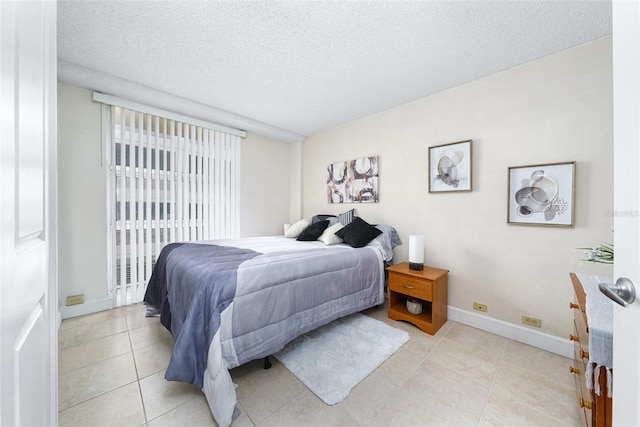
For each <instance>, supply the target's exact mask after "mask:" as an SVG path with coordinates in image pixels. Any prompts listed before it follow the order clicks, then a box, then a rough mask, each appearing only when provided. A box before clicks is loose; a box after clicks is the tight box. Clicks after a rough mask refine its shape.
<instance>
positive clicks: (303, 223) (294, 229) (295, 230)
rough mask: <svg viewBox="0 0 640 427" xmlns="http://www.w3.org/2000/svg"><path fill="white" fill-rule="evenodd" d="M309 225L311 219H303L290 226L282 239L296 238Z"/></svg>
mask: <svg viewBox="0 0 640 427" xmlns="http://www.w3.org/2000/svg"><path fill="white" fill-rule="evenodd" d="M309 225H311V219H309V218H303V219H301V220H300V221H297V222H294V223H293V224H291V227H289V229H288V230H287V232H286V233H284V237H289V238H296V237H298V236H299V235H300V233H302V231H304V229H305V228H307V227H308V226H309Z"/></svg>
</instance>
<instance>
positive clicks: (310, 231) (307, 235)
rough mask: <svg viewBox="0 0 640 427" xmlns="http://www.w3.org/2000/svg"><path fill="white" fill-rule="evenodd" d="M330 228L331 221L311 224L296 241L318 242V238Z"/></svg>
mask: <svg viewBox="0 0 640 427" xmlns="http://www.w3.org/2000/svg"><path fill="white" fill-rule="evenodd" d="M328 226H329V220H327V219H325V220H322V221H318V222H316V223H315V224H311V225H310V226H308V227H307V228H305V229H304V230H302V232H301V233H300V235H299V236H298V238H297V239H296V240H300V241H301V242H312V241H314V240H318V237H320V236H321V235H322V232H323V231H324V230H326V228H327V227H328Z"/></svg>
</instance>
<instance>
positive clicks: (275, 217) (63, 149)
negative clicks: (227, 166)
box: [58, 83, 296, 318]
mask: <svg viewBox="0 0 640 427" xmlns="http://www.w3.org/2000/svg"><path fill="white" fill-rule="evenodd" d="M100 114H101V108H100V104H98V103H94V102H93V100H92V92H91V91H89V90H86V89H81V88H78V87H75V86H71V85H68V84H64V83H59V84H58V148H59V153H58V158H59V187H60V190H59V200H58V203H59V218H60V224H59V225H60V227H59V233H60V236H59V259H60V261H59V268H60V270H59V277H60V289H59V295H60V306H61V309H62V316H63V317H65V318H66V317H72V316H75V315H80V314H86V313H91V312H94V311H98V310H103V309H106V308H111V306H112V305H111V298H110V297H109V296H107V292H106V289H107V245H108V242H107V228H108V225H107V220H106V210H107V194H106V180H107V171H106V169H105V165H104V162H103V160H102V158H103V157H102V151H103V148H102V147H101V134H100V132H101V131H100V129H101V127H100V126H101V119H100ZM294 147H295V145H294V146H292V145H290V144H288V143H285V142H281V141H276V140H272V139H268V138H264V137H261V136H257V135H255V134H251V133H248V134H247V137H246V139H244V140H243V142H242V147H241V153H242V157H241V168H242V174H241V178H240V179H241V192H242V195H241V206H242V217H241V221H242V225H241V235H242V236H257V235H274V234H282V224H284V223H285V222H289V221H290V219H289V217H290V205H291V198H290V195H289V194H290V186H291V178H292V172H291V170H292V169H291V161H292V160H291V158H290V156H291V155H294V157H295V156H296V154H295V151H294ZM292 153H293V154H292ZM293 174H295V172H294V173H293ZM81 293H84V294H85V301H86V302H85V303H84V304H82V305H77V306H72V307H65V306H64V301H65V298H66V297H67V296H68V295H75V294H81Z"/></svg>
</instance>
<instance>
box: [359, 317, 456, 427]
mask: <svg viewBox="0 0 640 427" xmlns="http://www.w3.org/2000/svg"><path fill="white" fill-rule="evenodd" d="M452 327H453V326H449V329H447V331H446V332H445V333H444V334H442V336H441V337H440V338H438V341H436V343H435V344H434V346H433V347H431V349H429V351H427V353H426V354H425V355H424V357H423V358H422V359H421V360H420V363H418V365H417V366H416V368H415V369H414V370H413V371H412V372H411V373H414V372H416V371H417V370H418V369H419V368H420V366H422V364H423V363H424V362H425V361H426V360H427V358H428V357H429V355H430V354H431V353H432V352H433V350H435V349H436V347H438V345H439V344H440V343H441V342H442V340H443V339H444V337H446V336H447V334H448V333H449V331H450V330H451V328H452ZM407 342H409V341H407ZM404 345H406V343H405V344H403V346H402V347H404ZM402 347H400V348H402ZM398 350H399V349H398ZM408 351H410V350H408ZM412 353H413V352H412ZM414 354H415V353H414ZM392 356H393V355H392ZM387 360H389V359H387ZM385 362H386V361H385ZM380 366H382V365H380ZM380 366H378V368H379V367H380ZM376 369H377V368H376ZM410 378H411V376H409V377H408V378H407V379H406V380H404V381H403V382H402V384H399V385H398V387H397V388H401V387H404V385H405V383H406V382H407V381H409V379H410ZM391 400H393V399H389V400H388V401H387V402H385V404H384V405H382V406H381V407H380V408H379V409H378V410H377V411H376V414H375V416H374V417H373V418H372V419H371V421H370V423H369V424H366V425H371V423H373V422H374V421H375V420H376V419H377V418H378V416H380V413H381V412H382V410H383V409H384V408H386V407H387V405H388V404H389V403H390V402H391Z"/></svg>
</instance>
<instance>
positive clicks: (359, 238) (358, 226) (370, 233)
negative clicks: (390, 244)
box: [336, 216, 382, 248]
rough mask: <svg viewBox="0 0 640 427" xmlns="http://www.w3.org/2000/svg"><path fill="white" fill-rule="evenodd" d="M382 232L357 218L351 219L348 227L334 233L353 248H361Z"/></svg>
mask: <svg viewBox="0 0 640 427" xmlns="http://www.w3.org/2000/svg"><path fill="white" fill-rule="evenodd" d="M379 234H382V231H380V230H378V229H377V228H376V227H374V226H373V225H370V224H369V223H368V222H367V221H365V220H363V219H362V218H360V217H359V216H357V217H355V218H353V220H352V221H351V222H350V223H349V225H345V226H344V227H343V228H341V229H340V230H338V231H336V236H338V237H340V238H341V239H342V240H343V241H344V242H345V243H347V244H349V245H351V246H352V247H354V248H361V247H363V246H367V244H368V243H369V242H370V241H372V240H373V239H375V238H376V236H378V235H379Z"/></svg>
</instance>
